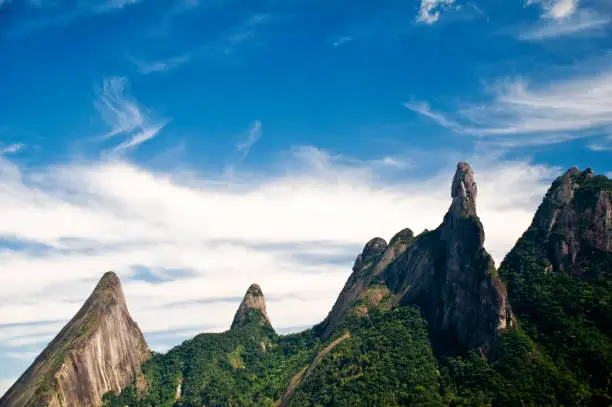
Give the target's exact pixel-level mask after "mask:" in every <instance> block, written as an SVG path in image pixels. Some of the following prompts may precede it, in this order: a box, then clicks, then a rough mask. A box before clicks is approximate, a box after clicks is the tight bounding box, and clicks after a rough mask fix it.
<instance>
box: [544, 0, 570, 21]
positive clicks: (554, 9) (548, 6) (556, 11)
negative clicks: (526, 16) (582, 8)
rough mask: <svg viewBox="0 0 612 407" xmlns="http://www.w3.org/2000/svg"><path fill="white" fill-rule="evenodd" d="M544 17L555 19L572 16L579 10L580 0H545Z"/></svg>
mask: <svg viewBox="0 0 612 407" xmlns="http://www.w3.org/2000/svg"><path fill="white" fill-rule="evenodd" d="M541 4H542V5H543V7H544V17H546V18H553V19H555V20H559V19H563V18H567V17H570V16H571V15H572V14H574V13H575V12H576V10H578V0H544V1H543V2H542V3H541Z"/></svg>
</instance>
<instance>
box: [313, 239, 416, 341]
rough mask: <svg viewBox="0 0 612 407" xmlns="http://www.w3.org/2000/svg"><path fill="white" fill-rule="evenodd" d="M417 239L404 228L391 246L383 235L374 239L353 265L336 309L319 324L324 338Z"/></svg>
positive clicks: (316, 328)
mask: <svg viewBox="0 0 612 407" xmlns="http://www.w3.org/2000/svg"><path fill="white" fill-rule="evenodd" d="M412 240H414V234H413V233H412V231H411V230H410V229H404V230H402V231H401V232H399V233H398V234H397V235H395V236H394V237H393V239H391V242H390V243H389V245H387V242H386V241H385V240H384V239H382V238H380V237H375V238H374V239H372V240H370V241H369V242H368V243H367V244H366V245H365V247H364V248H363V251H362V253H361V254H360V255H358V256H357V259H356V260H355V264H354V265H353V273H352V274H351V275H350V277H349V279H348V281H347V282H346V284H345V285H344V288H343V289H342V291H341V292H340V295H339V296H338V299H337V300H336V302H335V303H334V306H333V308H332V310H331V311H330V313H329V315H328V316H327V318H325V320H323V322H321V323H320V324H318V325H317V326H315V328H314V330H315V332H318V333H319V336H320V337H321V339H322V340H326V339H327V338H329V337H330V336H331V334H332V333H333V332H334V330H335V329H336V328H337V327H338V326H339V325H340V324H342V323H343V322H344V321H345V320H346V317H347V316H348V315H349V314H350V312H351V310H352V309H353V308H354V306H355V304H356V303H357V302H358V301H359V300H360V299H362V298H363V297H364V296H365V295H364V294H366V293H367V291H368V288H369V287H370V286H372V285H374V284H375V283H374V280H375V278H376V276H377V275H379V274H380V273H381V272H382V271H383V270H384V269H385V267H387V266H388V265H389V264H390V263H391V262H392V261H393V260H395V259H396V258H397V257H399V255H400V254H401V253H403V252H404V251H405V250H406V249H407V248H408V246H409V245H410V243H411V242H412Z"/></svg>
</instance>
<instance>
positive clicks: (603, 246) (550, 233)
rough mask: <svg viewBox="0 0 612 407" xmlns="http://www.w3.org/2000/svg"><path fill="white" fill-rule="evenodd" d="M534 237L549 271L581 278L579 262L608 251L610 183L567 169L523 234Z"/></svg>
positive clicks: (611, 202) (610, 244)
mask: <svg viewBox="0 0 612 407" xmlns="http://www.w3.org/2000/svg"><path fill="white" fill-rule="evenodd" d="M527 233H528V234H537V236H538V238H539V241H540V242H542V248H543V250H544V251H545V255H546V257H547V258H548V259H549V260H550V261H551V266H552V269H553V270H555V271H562V272H567V273H570V274H573V275H581V274H582V272H583V270H582V266H581V259H582V258H584V257H585V256H588V255H589V254H590V253H592V252H593V251H601V252H607V253H610V252H612V181H610V180H609V179H607V178H606V177H605V176H603V175H593V170H592V169H590V168H587V169H586V170H584V171H582V172H580V170H578V168H576V167H572V168H570V169H569V170H568V171H567V172H566V173H565V174H564V175H562V176H561V177H559V178H557V179H556V180H555V182H554V183H553V185H552V186H551V188H550V189H549V190H548V192H547V193H546V196H545V197H544V201H543V202H542V204H541V205H540V207H539V208H538V211H537V212H536V215H535V217H534V219H533V222H532V224H531V226H530V228H529V230H528V231H527Z"/></svg>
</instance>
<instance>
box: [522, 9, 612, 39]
mask: <svg viewBox="0 0 612 407" xmlns="http://www.w3.org/2000/svg"><path fill="white" fill-rule="evenodd" d="M611 22H612V19H611V17H610V16H609V15H605V14H600V13H598V12H595V11H593V10H580V11H578V12H577V13H574V14H572V15H571V16H570V17H568V18H564V19H547V20H541V21H539V22H538V23H537V24H536V25H535V26H532V27H529V28H526V29H522V30H521V31H520V33H519V35H518V38H519V39H521V40H525V41H542V40H547V39H551V38H558V37H564V36H568V35H573V34H590V35H593V34H603V33H605V32H606V30H607V28H609V26H610V23H611Z"/></svg>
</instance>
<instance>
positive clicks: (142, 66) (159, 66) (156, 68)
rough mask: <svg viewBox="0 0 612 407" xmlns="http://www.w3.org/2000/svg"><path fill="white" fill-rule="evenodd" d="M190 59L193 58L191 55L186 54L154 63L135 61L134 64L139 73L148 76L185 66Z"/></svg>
mask: <svg viewBox="0 0 612 407" xmlns="http://www.w3.org/2000/svg"><path fill="white" fill-rule="evenodd" d="M190 59H191V57H190V56H189V55H187V54H184V55H179V56H176V57H172V58H168V59H164V60H159V61H153V62H146V61H140V60H135V59H134V60H133V62H134V64H135V65H136V67H137V68H138V72H140V73H142V74H145V75H146V74H150V73H156V72H166V71H170V70H172V69H175V68H177V67H179V66H181V65H183V64H184V63H186V62H189V60H190Z"/></svg>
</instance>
